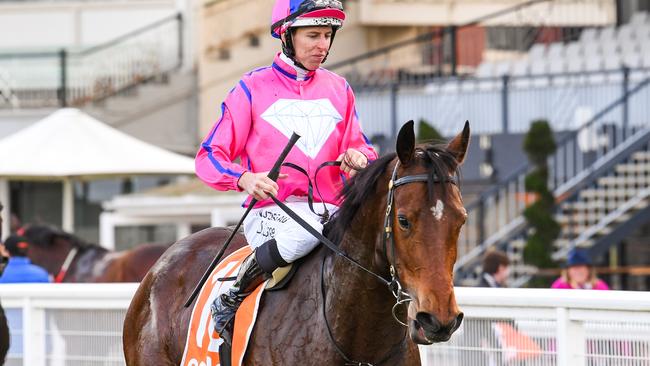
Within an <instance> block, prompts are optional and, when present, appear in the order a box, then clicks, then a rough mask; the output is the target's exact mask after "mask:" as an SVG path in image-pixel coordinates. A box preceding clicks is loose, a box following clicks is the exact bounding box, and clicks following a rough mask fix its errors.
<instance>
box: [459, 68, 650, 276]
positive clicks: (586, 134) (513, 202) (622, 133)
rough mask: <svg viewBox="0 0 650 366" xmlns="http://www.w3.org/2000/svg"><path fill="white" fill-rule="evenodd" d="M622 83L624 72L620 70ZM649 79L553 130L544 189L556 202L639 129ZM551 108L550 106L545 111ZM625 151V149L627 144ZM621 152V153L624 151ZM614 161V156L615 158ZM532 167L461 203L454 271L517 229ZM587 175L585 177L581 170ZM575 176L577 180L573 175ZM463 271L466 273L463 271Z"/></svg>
mask: <svg viewBox="0 0 650 366" xmlns="http://www.w3.org/2000/svg"><path fill="white" fill-rule="evenodd" d="M623 75H624V79H623V80H624V82H623V83H624V85H625V84H626V81H625V80H626V75H628V72H627V71H625V70H624V71H623ZM649 84H650V78H647V79H644V80H643V81H641V82H639V83H638V84H637V85H635V86H634V87H633V88H630V89H628V88H627V87H625V88H623V90H625V92H624V93H623V95H622V96H621V97H619V98H617V99H616V100H615V101H614V102H612V103H610V104H609V105H607V106H606V107H604V108H603V109H602V110H601V111H600V112H598V113H596V114H595V115H594V116H593V117H591V118H589V116H587V119H585V120H584V123H581V125H580V127H578V128H576V129H575V130H571V131H568V132H563V133H562V134H559V135H558V136H559V138H558V140H557V150H556V152H555V153H554V154H553V155H552V156H551V157H550V158H549V174H550V177H549V189H551V190H552V191H554V192H555V194H556V197H557V198H558V202H561V201H564V200H567V199H569V198H572V197H573V196H574V195H575V194H576V193H577V189H576V187H577V184H578V183H580V184H591V183H592V182H593V180H594V179H596V175H594V173H593V172H592V171H591V169H592V166H593V164H594V163H596V162H597V161H599V160H600V161H602V158H604V157H605V156H606V155H607V160H608V161H609V163H608V165H607V166H608V167H610V168H611V166H612V164H613V163H615V162H616V161H617V160H614V156H613V155H616V154H619V151H618V150H617V148H625V147H626V146H625V144H626V143H629V142H630V141H631V139H632V138H635V137H638V135H635V133H637V132H638V133H645V132H644V131H645V128H647V127H646V126H647V123H648V117H647V116H648V115H649V114H648V110H647V108H648V103H649V102H650V88H648V85H649ZM551 111H552V110H551ZM628 150H629V149H628ZM630 153H631V150H630V151H627V154H630ZM619 160H620V157H619ZM531 168H532V167H531V166H530V165H529V164H527V163H526V164H523V165H522V166H521V167H519V168H518V169H515V170H514V171H513V173H512V174H510V175H509V176H507V177H505V178H504V179H502V180H501V182H499V183H498V184H496V185H494V186H493V187H492V188H490V189H488V190H487V191H485V192H483V193H482V194H481V195H480V196H479V198H478V199H477V200H476V201H474V202H471V203H469V204H468V205H466V209H467V211H468V220H467V223H466V224H465V226H464V228H463V231H462V232H461V237H460V238H459V248H458V253H459V260H458V262H457V264H456V268H457V270H460V271H467V270H469V268H464V267H466V266H467V265H469V264H471V263H474V262H475V261H476V259H477V258H478V257H479V256H480V254H482V253H483V252H484V251H485V250H486V249H487V248H489V247H492V246H495V245H499V244H502V243H504V242H507V241H508V240H511V239H513V238H514V237H516V236H518V235H521V234H522V229H524V228H525V226H526V225H525V220H524V218H523V216H522V213H523V210H524V209H525V207H526V206H527V204H529V203H531V202H532V197H530V196H529V195H528V194H527V193H526V189H525V186H524V180H525V177H526V174H528V172H529V171H530V169H531ZM586 174H589V175H590V178H589V180H588V181H586V180H585V178H586V177H585V175H586ZM578 178H581V179H582V180H581V182H577V181H576V179H578ZM466 274H468V273H466Z"/></svg>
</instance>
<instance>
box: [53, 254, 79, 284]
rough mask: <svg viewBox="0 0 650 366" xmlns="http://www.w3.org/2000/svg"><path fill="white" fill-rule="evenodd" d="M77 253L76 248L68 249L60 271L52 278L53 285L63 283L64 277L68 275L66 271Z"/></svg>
mask: <svg viewBox="0 0 650 366" xmlns="http://www.w3.org/2000/svg"><path fill="white" fill-rule="evenodd" d="M78 252H79V249H78V248H72V249H70V251H69V252H68V255H67V256H66V257H65V260H64V261H63V264H62V265H61V269H59V273H57V274H56V276H54V282H55V283H61V282H63V279H64V278H65V275H66V274H68V269H70V265H71V264H72V261H73V260H74V258H75V257H76V256H77V253H78Z"/></svg>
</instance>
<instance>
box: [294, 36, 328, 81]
mask: <svg viewBox="0 0 650 366" xmlns="http://www.w3.org/2000/svg"><path fill="white" fill-rule="evenodd" d="M331 39H332V27H300V28H297V29H296V31H295V33H294V34H293V47H294V49H295V51H296V60H298V62H300V63H301V64H303V65H304V66H305V67H306V68H307V70H312V71H313V70H316V69H318V67H320V64H321V63H322V62H323V60H324V59H325V57H326V56H327V52H328V51H329V48H330V41H331Z"/></svg>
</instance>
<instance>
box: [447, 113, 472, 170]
mask: <svg viewBox="0 0 650 366" xmlns="http://www.w3.org/2000/svg"><path fill="white" fill-rule="evenodd" d="M468 146H469V121H465V127H463V131H462V132H461V133H459V134H458V135H456V137H454V139H453V140H451V141H450V142H449V144H448V145H447V150H448V151H449V152H450V153H451V154H452V155H454V157H455V158H456V161H457V162H458V165H460V164H462V163H463V161H465V155H467V147H468Z"/></svg>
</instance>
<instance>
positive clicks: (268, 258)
mask: <svg viewBox="0 0 650 366" xmlns="http://www.w3.org/2000/svg"><path fill="white" fill-rule="evenodd" d="M278 258H279V260H278ZM280 261H281V262H280ZM286 265H287V263H286V262H284V260H282V257H280V256H279V253H278V249H277V244H276V242H275V240H270V241H268V242H266V243H264V244H262V246H260V247H259V248H257V249H256V250H255V251H253V253H251V254H250V255H249V256H248V257H246V259H244V262H243V263H242V265H241V267H240V268H239V273H237V279H236V280H235V283H234V284H233V287H232V288H231V289H230V290H229V291H228V292H227V293H225V294H222V295H221V296H217V298H216V299H215V300H214V303H212V307H211V312H212V319H214V329H215V330H216V331H217V333H219V337H220V338H221V339H223V340H224V342H226V343H227V344H228V345H229V346H230V345H232V335H233V326H234V323H235V321H234V320H235V314H236V313H237V309H238V308H239V305H241V303H242V301H244V299H245V298H246V296H248V295H249V294H250V293H251V292H253V291H254V290H255V289H256V288H257V286H259V285H260V284H261V283H262V282H264V281H265V280H267V279H268V278H270V276H271V273H273V271H274V270H275V269H277V268H278V267H281V266H286Z"/></svg>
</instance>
